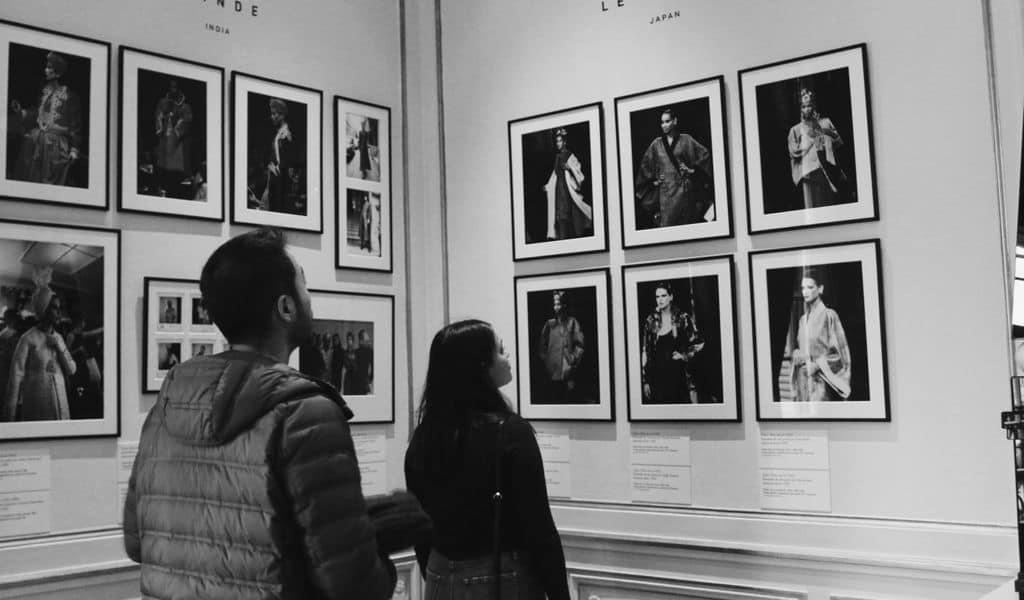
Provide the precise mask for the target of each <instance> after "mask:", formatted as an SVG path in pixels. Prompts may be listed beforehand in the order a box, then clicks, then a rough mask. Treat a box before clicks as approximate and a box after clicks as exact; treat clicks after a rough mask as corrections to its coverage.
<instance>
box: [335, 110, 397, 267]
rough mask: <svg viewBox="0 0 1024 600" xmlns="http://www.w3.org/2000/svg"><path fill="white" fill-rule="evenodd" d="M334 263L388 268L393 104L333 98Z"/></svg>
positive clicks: (390, 243)
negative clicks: (391, 105) (382, 104)
mask: <svg viewBox="0 0 1024 600" xmlns="http://www.w3.org/2000/svg"><path fill="white" fill-rule="evenodd" d="M334 127H335V130H334V155H335V157H336V162H335V165H334V181H335V185H336V188H335V198H336V202H335V232H336V235H335V248H334V257H335V259H334V260H335V266H337V267H338V268H339V269H341V268H345V269H366V270H371V271H388V272H390V271H391V270H392V262H391V248H392V242H391V222H392V221H391V109H390V108H388V107H386V106H379V105H376V104H370V103H367V102H360V101H358V100H350V99H348V98H343V97H341V96H335V97H334Z"/></svg>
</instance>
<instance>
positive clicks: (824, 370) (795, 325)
mask: <svg viewBox="0 0 1024 600" xmlns="http://www.w3.org/2000/svg"><path fill="white" fill-rule="evenodd" d="M880 254H881V250H880V243H879V241H878V240H867V241H860V242H852V243H844V244H830V245H823V246H808V247H804V248H790V249H785V250H770V251H763V252H752V253H751V254H750V284H751V285H750V289H751V296H752V302H753V315H754V353H755V361H754V370H755V373H756V379H757V388H756V389H757V419H758V420H759V421H789V420H805V421H888V420H889V390H888V377H887V365H886V356H885V322H884V319H883V312H882V273H881V256H880Z"/></svg>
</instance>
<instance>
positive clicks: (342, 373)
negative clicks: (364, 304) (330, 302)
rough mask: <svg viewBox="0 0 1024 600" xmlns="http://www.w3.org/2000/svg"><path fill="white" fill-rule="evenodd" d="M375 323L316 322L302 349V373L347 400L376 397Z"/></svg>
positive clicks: (300, 358)
mask: <svg viewBox="0 0 1024 600" xmlns="http://www.w3.org/2000/svg"><path fill="white" fill-rule="evenodd" d="M373 338H374V336H373V322H372V321H345V320H327V319H314V320H313V336H312V338H310V339H309V341H308V342H307V343H305V344H303V345H302V346H300V347H299V370H300V371H302V372H303V373H305V374H306V375H309V376H310V377H316V378H317V379H320V380H323V381H326V382H327V383H330V384H331V385H332V386H334V389H336V390H338V391H339V392H341V394H342V395H343V396H345V397H346V398H348V397H350V396H368V395H371V394H373V371H374V370H373Z"/></svg>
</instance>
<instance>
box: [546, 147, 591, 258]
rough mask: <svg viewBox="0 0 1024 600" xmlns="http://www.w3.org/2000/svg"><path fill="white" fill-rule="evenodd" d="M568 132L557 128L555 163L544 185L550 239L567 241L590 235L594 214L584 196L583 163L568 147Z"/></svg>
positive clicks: (548, 236)
mask: <svg viewBox="0 0 1024 600" xmlns="http://www.w3.org/2000/svg"><path fill="white" fill-rule="evenodd" d="M568 137H569V134H568V132H566V130H565V129H558V130H556V131H555V164H554V167H553V168H552V169H551V176H550V177H548V181H547V183H545V184H544V193H545V194H547V198H548V231H547V238H548V239H549V240H568V239H574V238H578V237H584V236H588V235H591V234H592V233H593V229H594V214H593V210H592V209H591V208H590V205H589V204H587V202H586V200H585V198H584V195H583V194H584V190H583V180H584V179H585V177H584V174H583V164H582V163H581V162H580V160H579V159H578V158H576V155H575V154H573V153H572V151H571V150H569V143H568Z"/></svg>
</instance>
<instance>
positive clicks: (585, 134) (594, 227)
mask: <svg viewBox="0 0 1024 600" xmlns="http://www.w3.org/2000/svg"><path fill="white" fill-rule="evenodd" d="M508 146H509V169H510V172H511V184H512V242H513V243H512V258H513V260H524V259H529V258H540V257H544V256H555V255H565V254H581V253H584V252H602V251H604V250H607V249H608V231H607V216H606V208H607V200H606V196H607V195H606V193H605V173H604V112H603V109H602V108H601V104H600V103H595V104H587V105H585V106H578V107H575V108H570V109H566V110H562V111H558V112H552V113H547V114H543V115H537V116H535V117H527V118H524V119H516V120H514V121H509V123H508Z"/></svg>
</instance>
